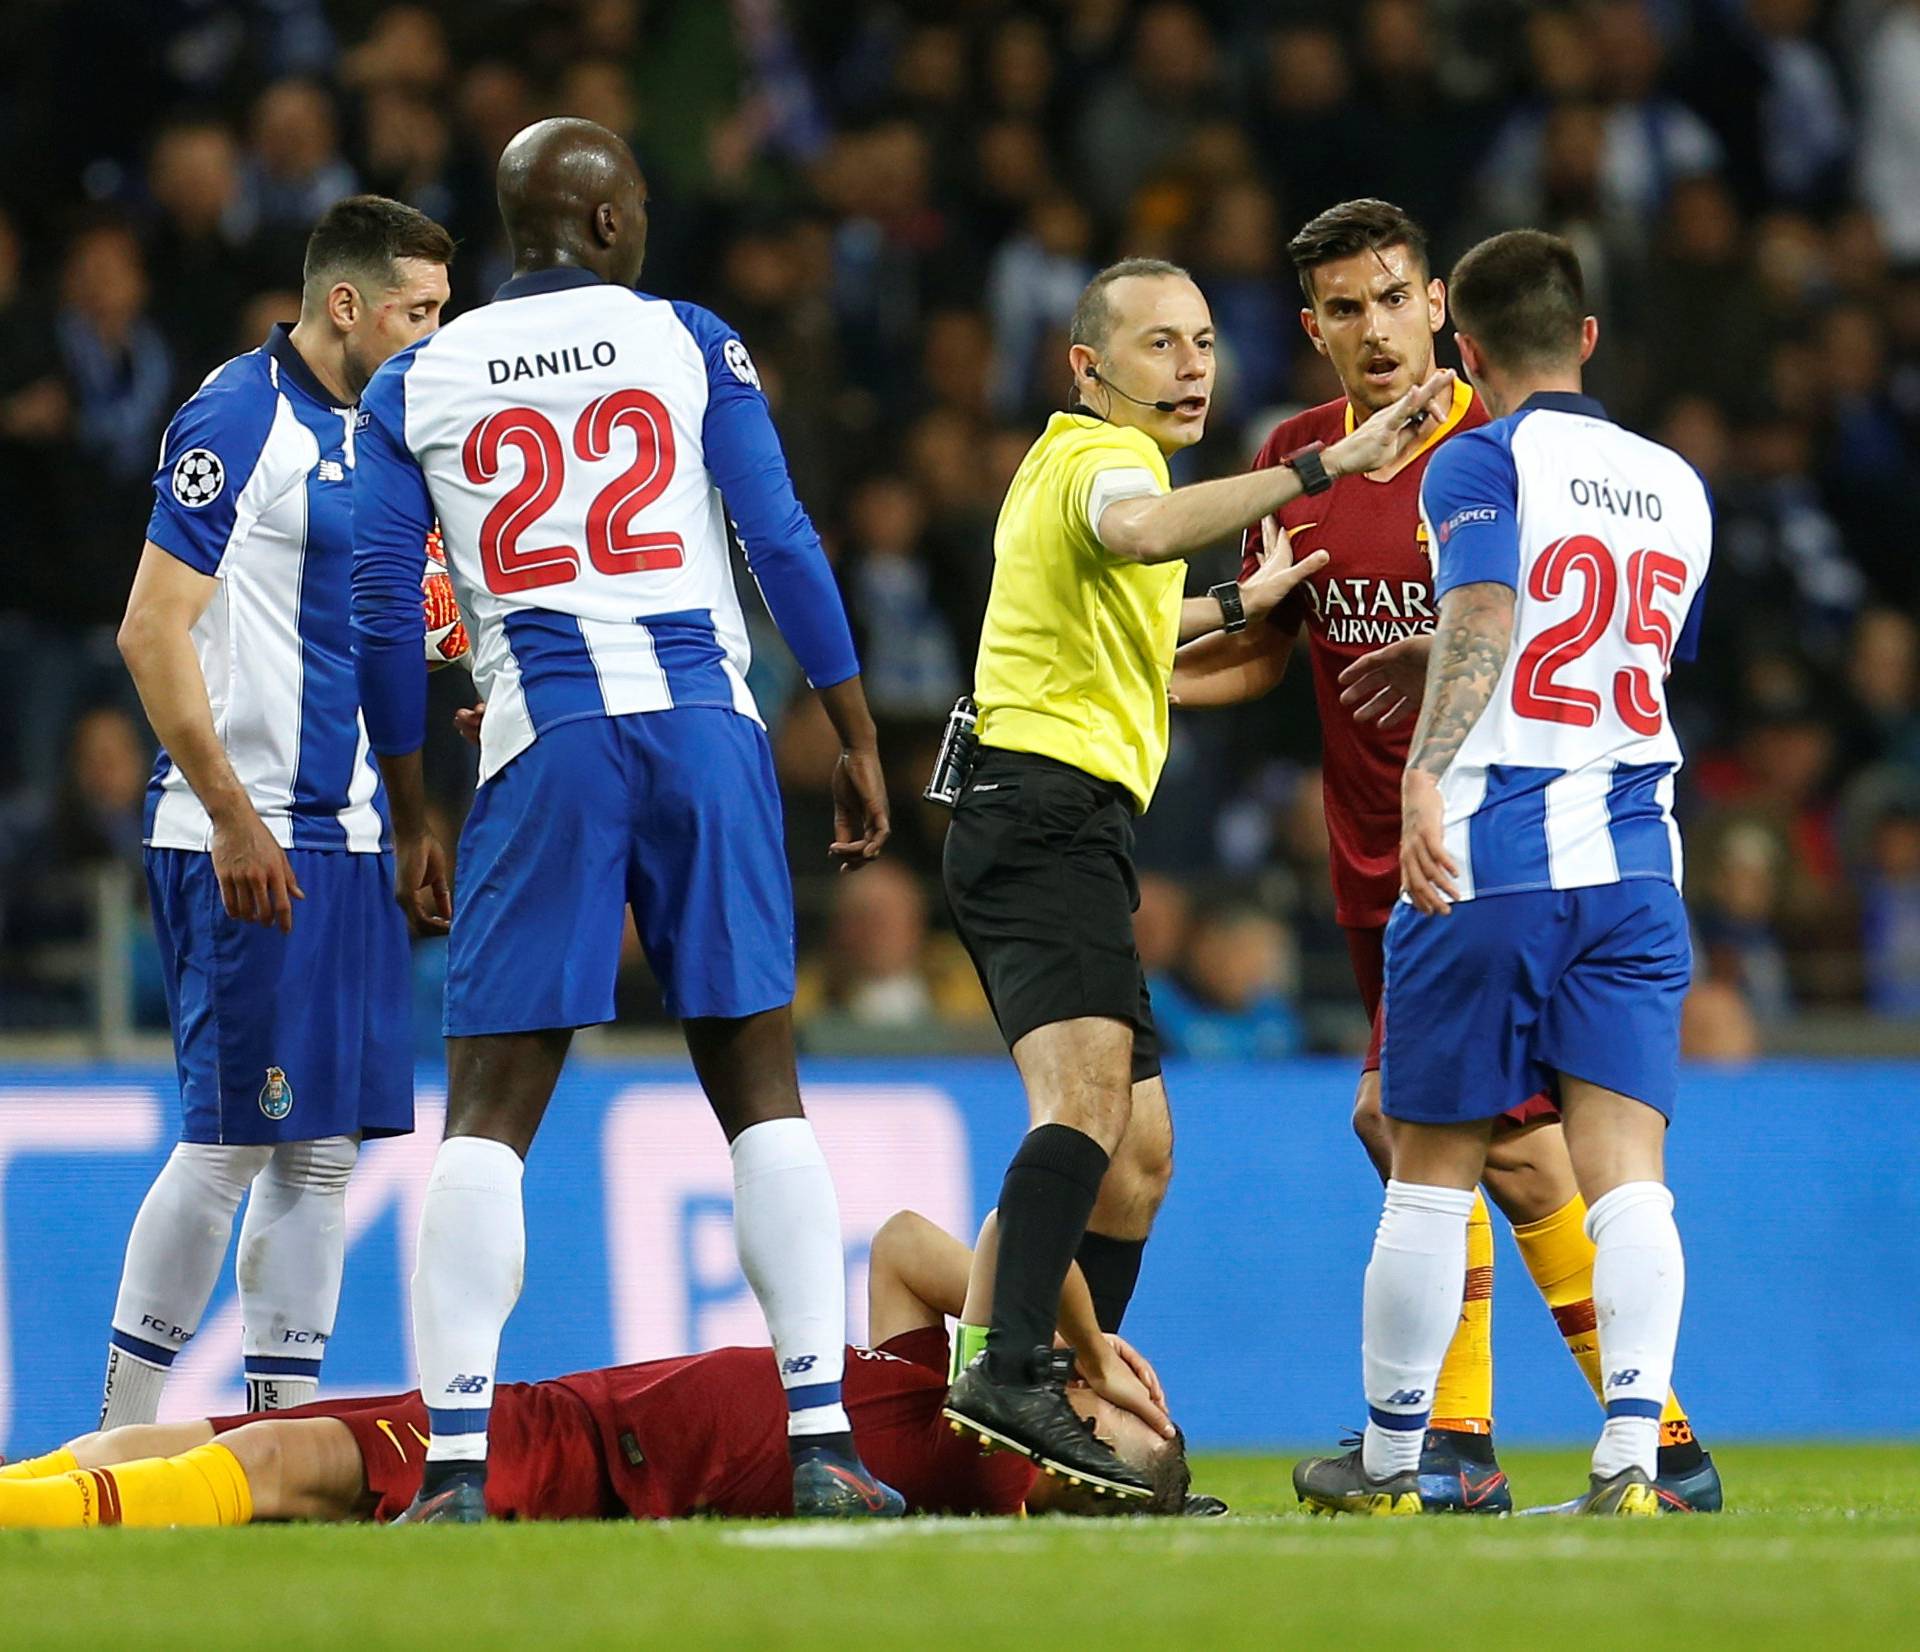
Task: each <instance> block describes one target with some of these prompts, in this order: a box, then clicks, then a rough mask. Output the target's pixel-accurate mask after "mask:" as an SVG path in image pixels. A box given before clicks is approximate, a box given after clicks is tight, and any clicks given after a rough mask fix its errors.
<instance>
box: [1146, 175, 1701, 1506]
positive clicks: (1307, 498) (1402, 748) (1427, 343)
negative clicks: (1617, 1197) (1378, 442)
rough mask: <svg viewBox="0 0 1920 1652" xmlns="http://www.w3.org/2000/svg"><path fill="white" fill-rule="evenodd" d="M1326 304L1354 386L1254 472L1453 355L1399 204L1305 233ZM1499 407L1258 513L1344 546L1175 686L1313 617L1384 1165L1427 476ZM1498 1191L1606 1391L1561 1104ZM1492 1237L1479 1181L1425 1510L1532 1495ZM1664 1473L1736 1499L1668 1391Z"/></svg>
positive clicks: (1430, 608)
mask: <svg viewBox="0 0 1920 1652" xmlns="http://www.w3.org/2000/svg"><path fill="white" fill-rule="evenodd" d="M1288 251H1289V253H1290V255H1291V256H1292V258H1293V262H1294V267H1295V269H1296V271H1297V272H1298V274H1299V278H1300V285H1301V290H1302V292H1303V294H1304V295H1305V298H1306V306H1305V307H1304V308H1303V309H1302V311H1301V314H1300V319H1301V324H1302V326H1303V327H1304V328H1305V329H1306V332H1307V336H1308V337H1309V338H1310V339H1311V340H1312V342H1313V346H1314V348H1315V349H1316V350H1318V351H1319V352H1320V353H1321V354H1322V355H1323V356H1325V357H1326V358H1327V360H1328V361H1329V363H1330V364H1331V365H1332V367H1333V369H1334V371H1335V372H1336V373H1337V374H1338V375H1339V378H1340V383H1341V387H1342V389H1343V390H1344V391H1345V394H1344V395H1343V396H1341V397H1340V398H1339V399H1337V400H1335V401H1331V402H1327V403H1325V404H1324V405H1322V406H1320V407H1316V408H1311V409H1309V410H1308V411H1307V412H1305V413H1301V414H1299V415H1297V416H1295V417H1294V418H1291V419H1288V420H1286V421H1284V422H1283V423H1282V424H1280V425H1279V426H1277V427H1276V428H1275V429H1274V431H1273V433H1272V434H1271V435H1270V436H1269V437H1268V438H1267V440H1266V442H1265V444H1264V445H1263V446H1262V447H1261V449H1260V452H1259V455H1258V456H1257V458H1256V459H1255V461H1254V463H1255V466H1256V468H1260V467H1265V466H1269V465H1274V464H1278V463H1280V462H1281V461H1282V460H1284V459H1286V458H1288V457H1289V456H1291V455H1294V454H1296V453H1298V452H1299V451H1300V450H1302V449H1306V448H1311V447H1313V446H1314V445H1316V444H1326V443H1331V442H1334V441H1338V440H1339V439H1340V438H1341V436H1343V435H1344V434H1345V433H1346V432H1347V431H1349V430H1351V429H1352V428H1353V427H1354V424H1355V423H1356V422H1357V421H1359V420H1364V419H1365V418H1367V417H1368V416H1369V415H1370V414H1371V413H1372V412H1373V411H1374V410H1375V409H1377V408H1380V407H1384V406H1386V405H1387V404H1388V403H1390V402H1391V401H1392V400H1393V399H1394V398H1395V397H1396V396H1399V395H1401V394H1402V393H1404V391H1405V389H1406V387H1407V386H1408V385H1409V384H1417V383H1419V382H1421V380H1422V379H1424V378H1425V377H1427V376H1428V375H1429V374H1431V372H1432V371H1433V367H1434V338H1435V336H1436V335H1437V334H1438V333H1439V331H1440V329H1441V328H1442V326H1444V325H1445V322H1446V286H1445V283H1443V282H1441V281H1439V280H1437V279H1435V278H1434V277H1433V275H1432V273H1431V271H1430V269H1429V266H1428V258H1427V238H1426V234H1425V232H1424V230H1423V229H1422V228H1421V227H1420V225H1419V224H1417V223H1415V222H1414V221H1413V220H1412V219H1411V218H1409V217H1408V216H1407V215H1406V214H1405V213H1404V212H1402V211H1401V210H1400V209H1399V208H1398V207H1396V206H1394V205H1392V204H1391V203H1389V202H1386V201H1379V200H1366V199H1363V200H1355V201H1346V202H1342V203H1341V204H1340V205H1338V206H1334V207H1330V208H1329V209H1328V210H1326V211H1325V212H1323V213H1321V214H1320V215H1319V216H1318V217H1316V218H1314V219H1313V220H1312V221H1311V222H1310V223H1308V224H1307V225H1306V226H1305V227H1304V228H1303V229H1302V230H1301V231H1300V232H1299V234H1297V235H1296V236H1295V237H1294V238H1293V240H1292V242H1291V243H1290V244H1289V247H1288ZM1486 422H1487V412H1486V409H1485V408H1484V406H1483V405H1482V403H1481V402H1480V400H1479V398H1478V396H1477V395H1475V393H1474V392H1473V391H1472V389H1471V388H1470V387H1469V386H1468V384H1467V383H1466V382H1465V381H1464V380H1463V381H1462V382H1461V383H1460V384H1459V386H1458V387H1457V391H1456V397H1455V402H1454V406H1453V409H1452V411H1451V413H1450V414H1449V415H1448V416H1447V417H1446V418H1445V419H1443V420H1442V421H1441V423H1440V425H1439V426H1438V427H1437V428H1436V429H1435V430H1434V431H1433V433H1432V435H1431V436H1430V437H1429V438H1428V439H1427V441H1426V442H1425V443H1423V444H1422V445H1421V446H1420V447H1418V448H1416V449H1414V450H1413V451H1412V452H1411V453H1410V454H1408V455H1407V456H1406V457H1404V458H1402V459H1401V460H1399V461H1398V462H1397V463H1396V464H1394V465H1392V466H1390V467H1388V468H1387V469H1385V470H1382V471H1376V472H1373V473H1371V474H1369V475H1367V476H1364V477H1355V478H1351V479H1348V480H1345V481H1343V482H1342V483H1341V484H1340V485H1339V486H1337V487H1332V488H1329V489H1326V490H1324V491H1320V492H1312V493H1308V494H1305V495H1303V496H1302V497H1300V498H1298V499H1296V500H1294V501H1293V503H1292V504H1290V505H1288V506H1286V507H1284V508H1283V509H1282V510H1281V511H1280V513H1279V515H1278V517H1277V519H1276V518H1269V519H1268V520H1267V521H1265V522H1263V523H1262V524H1261V525H1260V529H1259V531H1258V533H1257V534H1256V533H1255V531H1253V530H1249V532H1248V535H1247V546H1246V550H1247V556H1248V558H1249V559H1252V558H1254V557H1256V556H1257V555H1259V554H1262V553H1265V554H1268V555H1275V554H1277V555H1281V556H1287V557H1295V558H1298V557H1305V556H1308V555H1310V554H1311V553H1313V552H1315V551H1321V550H1324V551H1326V552H1328V553H1329V554H1330V557H1331V561H1330V562H1329V563H1328V565H1327V566H1326V567H1325V568H1323V569H1321V570H1320V571H1319V572H1317V573H1315V574H1314V575H1312V576H1311V577H1310V578H1309V579H1307V580H1305V581H1303V582H1302V584H1301V586H1300V588H1299V590H1297V591H1296V592H1295V593H1294V595H1293V596H1292V597H1291V598H1290V599H1289V600H1288V601H1287V602H1286V603H1284V604H1282V605H1281V606H1280V608H1279V609H1277V610H1276V611H1275V614H1274V616H1273V619H1272V621H1271V622H1270V623H1268V624H1265V625H1258V626H1253V627H1250V628H1249V629H1248V630H1246V631H1245V632H1241V633H1238V634H1235V635H1231V636H1229V635H1220V636H1214V637H1208V638H1205V639H1203V640H1201V641H1200V642H1197V643H1192V644H1189V645H1188V646H1187V647H1186V648H1183V649H1182V650H1181V651H1180V657H1179V660H1178V662H1177V663H1176V666H1175V669H1174V678H1173V690H1172V691H1173V694H1174V696H1175V698H1176V700H1177V701H1178V703H1179V704H1180V705H1181V706H1182V707H1183V708H1186V707H1195V706H1208V705H1226V704H1231V703H1234V702H1237V701H1241V700H1247V699H1252V698H1256V697H1258V696H1259V695H1262V694H1265V693H1267V692H1268V691H1269V690H1271V689H1272V688H1273V687H1274V686H1275V685H1276V684H1277V683H1278V682H1279V681H1280V678H1281V676H1282V675H1283V674H1284V673H1285V671H1286V668H1287V663H1288V660H1289V658H1290V657H1291V655H1292V652H1293V648H1294V644H1295V642H1296V641H1297V639H1298V638H1299V636H1300V633H1301V632H1302V631H1303V630H1304V631H1305V632H1306V636H1307V644H1308V654H1309V658H1310V661H1311V665H1312V670H1313V682H1314V693H1315V698H1316V699H1317V701H1318V703H1319V707H1320V722H1321V738H1322V743H1323V758H1322V763H1323V770H1324V776H1325V787H1326V814H1327V835H1328V840H1329V844H1330V847H1331V851H1332V876H1333V888H1334V905H1335V917H1336V918H1337V920H1338V922H1339V923H1340V925H1341V926H1342V928H1343V929H1344V930H1345V932H1346V936H1347V946H1348V952H1349V955H1350V957H1351V959H1352V963H1353V970H1354V980H1355V984H1356V986H1357V987H1358V988H1359V992H1360V999H1361V1003H1362V1006H1363V1007H1364V1008H1365V1010H1366V1012H1367V1015H1368V1016H1369V1018H1370V1019H1371V1021H1372V1024H1373V1031H1372V1039H1371V1042H1370V1044H1369V1046H1368V1050H1367V1056H1366V1061H1365V1064H1364V1067H1363V1070H1362V1072H1361V1076H1360V1083H1359V1091H1358V1095H1357V1097H1356V1100H1355V1106H1354V1130H1355V1132H1356V1134H1358V1136H1359V1137H1360V1140H1361V1142H1362V1144H1363V1145H1364V1146H1365V1147H1366V1149H1367V1152H1368V1155H1369V1157H1370V1158H1371V1159H1372V1160H1373V1163H1374V1166H1375V1168H1376V1169H1377V1170H1378V1171H1379V1173H1380V1175H1381V1176H1382V1177H1385V1176H1386V1175H1387V1174H1388V1169H1389V1165H1390V1163H1391V1158H1390V1154H1389V1150H1388V1144H1387V1134H1386V1127H1385V1124H1384V1121H1383V1120H1382V1118H1381V1115H1380V1073H1379V1068H1380V1052H1381V1037H1382V1016H1381V989H1382V984H1383V979H1384V956H1385V953H1384V936H1385V934H1386V923H1387V919H1388V917H1389V915H1390V914H1391V912H1392V910H1393V906H1394V903H1395V901H1396V900H1397V899H1398V898H1399V894H1400V860H1399V854H1400V777H1401V772H1402V770H1403V769H1404V768H1405V766H1406V760H1407V749H1408V741H1409V739H1410V737H1411V734H1412V730H1413V714H1414V712H1415V710H1416V709H1417V707H1418V704H1419V699H1420V692H1421V684H1422V681H1423V679H1424V677H1425V673H1426V661H1427V652H1428V648H1429V645H1430V640H1431V635H1432V631H1433V625H1434V617H1435V607H1434V600H1433V559H1432V550H1433V547H1432V546H1431V545H1429V544H1428V543H1427V539H1426V532H1425V529H1424V527H1423V526H1422V524H1421V519H1420V487H1421V483H1422V480H1423V478H1424V477H1425V475H1426V470H1427V465H1428V462H1429V460H1430V459H1431V457H1432V455H1433V453H1434V452H1435V451H1436V450H1437V449H1438V448H1439V447H1440V446H1441V445H1442V444H1443V443H1445V442H1447V441H1448V440H1449V439H1450V438H1452V437H1453V436H1455V435H1457V434H1459V433H1460V432H1462V431H1467V430H1473V429H1475V428H1478V427H1479V426H1481V425H1484V424H1485V423H1486ZM1485 1187H1486V1191H1487V1193H1488V1194H1490V1195H1491V1196H1492V1198H1493V1201H1494V1202H1495V1203H1496V1204H1497V1205H1499V1206H1500V1208H1501V1211H1502V1213H1503V1214H1505V1215H1506V1217H1507V1218H1508V1220H1509V1221H1511V1222H1512V1224H1513V1233H1514V1239H1515V1242H1516V1244H1517V1245H1518V1247H1519V1250H1520V1254H1521V1257H1522V1259H1523V1260H1524V1262H1525V1263H1526V1266H1527V1271H1528V1272H1529V1273H1530V1274H1531V1275H1532V1277H1533V1280H1534V1283H1535V1284H1536V1285H1537V1286H1538V1287H1539V1289H1540V1291H1541V1294H1542V1295H1543V1296H1544V1297H1545V1298H1546V1300H1547V1304H1548V1306H1549V1308H1550V1309H1551V1310H1552V1312H1553V1315H1554V1319H1555V1322H1556V1324H1557V1325H1558V1326H1559V1328H1560V1332H1561V1335H1562V1336H1563V1337H1564V1338H1565V1340H1566V1343H1567V1347H1568V1349H1569V1351H1570V1352H1571V1353H1572V1354H1573V1356H1574V1358H1575V1360H1576V1361H1577V1362H1578V1363H1579V1365H1580V1368H1581V1371H1582V1374H1583V1375H1585V1377H1586V1378H1587V1381H1588V1382H1589V1384H1591V1385H1592V1386H1593V1388H1594V1391H1595V1394H1596V1396H1598V1394H1599V1392H1600V1367H1599V1350H1598V1344H1597V1341H1596V1337H1595V1324H1594V1308H1593V1257H1594V1247H1593V1242H1592V1241H1591V1240H1590V1239H1589V1238H1588V1237H1587V1234H1586V1231H1585V1228H1584V1226H1583V1224H1584V1222H1585V1219H1586V1206H1585V1203H1584V1202H1583V1201H1582V1199H1581V1197H1580V1193H1579V1189H1578V1187H1577V1186H1576V1184H1575V1181H1574V1177H1573V1170H1572V1165H1571V1163H1570V1162H1569V1160H1568V1157H1567V1150H1566V1144H1565V1141H1564V1139H1563V1137H1562V1132H1561V1129H1560V1124H1559V1116H1558V1113H1557V1110H1556V1109H1555V1107H1554V1105H1553V1103H1552V1101H1551V1100H1550V1099H1549V1098H1548V1097H1547V1096H1545V1095H1538V1096H1535V1097H1533V1098H1531V1099H1530V1100H1528V1101H1527V1102H1526V1103H1525V1104H1524V1105H1522V1106H1520V1107H1517V1108H1515V1109H1514V1110H1513V1111H1512V1112H1511V1113H1509V1114H1507V1115H1506V1116H1505V1117H1504V1118H1503V1119H1502V1121H1501V1125H1500V1128H1499V1129H1498V1130H1497V1131H1496V1133H1495V1136H1494V1139H1493V1142H1492V1146H1491V1148H1490V1150H1489V1153H1488V1157H1487V1165H1486V1175H1485ZM1492 1290H1493V1235H1492V1230H1491V1228H1490V1226H1489V1225H1488V1218H1487V1211H1486V1205H1485V1203H1484V1201H1482V1200H1481V1199H1479V1198H1478V1197H1476V1198H1475V1200H1474V1203H1473V1210H1472V1216H1471V1219H1470V1223H1469V1227H1468V1243H1467V1276H1466V1295H1465V1304H1464V1310H1463V1313H1462V1317H1461V1323H1460V1328H1459V1331H1458V1334H1457V1335H1456V1336H1455V1338H1454V1340H1453V1343H1452V1345H1451V1346H1450V1347H1449V1349H1448V1351H1447V1357H1446V1360H1445V1363H1444V1364H1443V1366H1442V1369H1441V1373H1440V1379H1439V1384H1438V1388H1437V1390H1436V1393H1435V1396H1434V1398H1435V1404H1434V1409H1433V1420H1432V1426H1431V1428H1430V1429H1429V1432H1428V1435H1427V1439H1426V1450H1425V1453H1424V1455H1423V1457H1422V1463H1421V1493H1422V1497H1423V1500H1424V1503H1425V1506H1426V1508H1428V1509H1429V1510H1439V1509H1465V1510H1470V1511H1473V1512H1479V1513H1498V1512H1501V1511H1504V1510H1506V1509H1508V1508H1510V1507H1511V1506H1512V1496H1511V1493H1510V1492H1509V1490H1508V1488H1507V1483H1506V1476H1505V1475H1504V1474H1503V1473H1501V1472H1500V1470H1499V1467H1498V1465H1497V1462H1496V1460H1495V1457H1494V1452H1493V1441H1492V1430H1493V1363H1492V1343H1491V1318H1492ZM1660 1470H1661V1475H1660V1490H1661V1493H1662V1495H1663V1497H1665V1498H1666V1499H1667V1500H1668V1501H1669V1503H1670V1505H1671V1506H1674V1507H1685V1508H1690V1509H1695V1510H1699V1511H1703V1512H1704V1511H1710V1510H1714V1509H1717V1508H1718V1507H1719V1506H1720V1483H1719V1476H1718V1474H1717V1473H1716V1472H1715V1470H1714V1468H1713V1462H1712V1459H1711V1458H1710V1457H1708V1456H1706V1454H1705V1453H1704V1452H1703V1451H1702V1450H1701V1448H1700V1446H1699V1444H1698V1442H1697V1441H1696V1440H1695V1439H1694V1436H1693V1431H1692V1428H1691V1425H1690V1424H1689V1422H1688V1419H1687V1416H1686V1413H1685V1412H1684V1411H1682V1410H1681V1408H1680V1405H1679V1403H1678V1401H1677V1400H1676V1399H1674V1398H1673V1397H1672V1396H1669V1397H1668V1399H1667V1402H1666V1409H1665V1415H1664V1417H1663V1419H1662V1447H1661V1453H1660Z"/></svg>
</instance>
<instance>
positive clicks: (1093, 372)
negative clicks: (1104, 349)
mask: <svg viewBox="0 0 1920 1652" xmlns="http://www.w3.org/2000/svg"><path fill="white" fill-rule="evenodd" d="M1087 377H1088V378H1090V379H1091V380H1092V381H1093V382H1094V383H1095V384H1099V385H1104V386H1105V387H1106V388H1107V389H1109V390H1111V391H1112V392H1113V393H1114V394H1115V395H1116V396H1121V397H1124V398H1125V399H1126V400H1127V401H1130V402H1132V403H1133V404H1134V406H1135V407H1151V408H1152V409H1153V410H1154V412H1156V413H1177V412H1179V411H1180V404H1179V403H1178V402H1150V401H1147V400H1145V399H1143V398H1142V397H1139V396H1135V395H1131V394H1129V393H1128V392H1127V391H1125V390H1122V389H1121V388H1120V386H1119V385H1117V384H1115V383H1114V382H1113V380H1112V379H1103V378H1102V377H1101V376H1100V369H1099V368H1097V367H1095V366H1094V365H1093V363H1092V362H1088V363H1087Z"/></svg>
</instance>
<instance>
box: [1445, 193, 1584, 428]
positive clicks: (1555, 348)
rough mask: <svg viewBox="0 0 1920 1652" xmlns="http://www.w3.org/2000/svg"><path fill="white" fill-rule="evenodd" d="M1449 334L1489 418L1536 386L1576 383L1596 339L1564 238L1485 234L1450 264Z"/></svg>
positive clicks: (1537, 233) (1526, 232) (1518, 232)
mask: <svg viewBox="0 0 1920 1652" xmlns="http://www.w3.org/2000/svg"><path fill="white" fill-rule="evenodd" d="M1453 324H1454V336H1455V339H1456V342H1457V343H1458V344H1459V346H1460V362H1461V365H1462V366H1463V367H1465V368H1466V370H1467V377H1468V378H1470V379H1472V380H1473V385H1474V388H1475V389H1476V390H1478V391H1479V392H1480V395H1481V399H1482V400H1484V401H1485V402H1486V404H1487V407H1488V409H1489V410H1490V411H1491V412H1492V414H1493V416H1494V417H1495V418H1496V419H1500V418H1505V417H1506V415H1507V414H1509V413H1511V412H1512V411H1513V410H1514V409H1515V408H1516V407H1518V406H1519V405H1520V404H1521V403H1522V402H1524V401H1525V400H1526V399H1527V398H1528V397H1529V396H1531V395H1533V394H1534V393H1535V392H1536V391H1540V390H1572V391H1578V390H1579V389H1580V369H1581V368H1582V367H1584V366H1585V365H1586V361H1587V357H1589V356H1590V355H1592V354H1593V347H1594V345H1595V344H1597V343H1598V342H1599V340H1600V323H1599V322H1598V321H1597V320H1596V319H1595V318H1594V317H1593V316H1591V315H1589V314H1587V289H1586V282H1585V280H1584V279H1583V277H1582V276H1581V274H1580V257H1579V254H1577V253H1576V252H1575V251H1574V250H1573V245H1572V243H1571V242H1568V241H1564V240H1562V239H1561V238H1560V237H1559V236H1557V235H1549V234H1547V233H1546V232H1545V231H1544V230H1537V229H1514V230H1508V231H1507V232H1506V233H1505V234H1504V235H1495V236H1490V237H1489V238H1488V239H1487V240H1485V241H1482V242H1481V243H1480V244H1479V245H1478V246H1477V247H1473V248H1471V249H1470V250H1469V251H1468V252H1467V253H1466V254H1465V256H1463V257H1462V258H1461V260H1460V262H1459V263H1457V264H1455V265H1454V266H1453Z"/></svg>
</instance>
